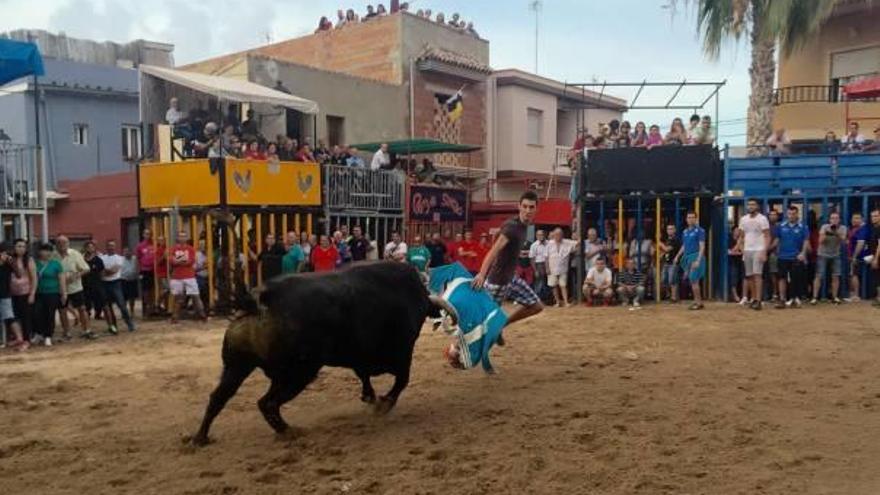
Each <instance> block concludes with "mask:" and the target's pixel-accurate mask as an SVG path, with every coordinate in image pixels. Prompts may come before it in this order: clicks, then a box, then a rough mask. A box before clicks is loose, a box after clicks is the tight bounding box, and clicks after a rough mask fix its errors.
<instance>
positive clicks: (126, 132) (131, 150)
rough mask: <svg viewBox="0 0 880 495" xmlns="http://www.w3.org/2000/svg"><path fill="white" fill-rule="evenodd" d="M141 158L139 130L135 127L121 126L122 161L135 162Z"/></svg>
mask: <svg viewBox="0 0 880 495" xmlns="http://www.w3.org/2000/svg"><path fill="white" fill-rule="evenodd" d="M140 156H141V129H140V127H138V126H136V125H123V126H122V159H123V160H137V159H138V158H139V157H140Z"/></svg>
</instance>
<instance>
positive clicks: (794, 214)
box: [776, 205, 810, 309]
mask: <svg viewBox="0 0 880 495" xmlns="http://www.w3.org/2000/svg"><path fill="white" fill-rule="evenodd" d="M787 216H788V221H786V222H784V223H783V224H781V225H780V226H779V301H778V302H777V303H776V309H785V308H786V307H792V306H793V307H795V308H800V307H801V297H806V292H807V286H806V261H807V250H808V249H809V248H810V229H808V228H807V226H806V225H804V224H802V223H801V220H800V216H801V214H800V210H798V208H797V206H795V205H791V206H789V207H788V213H787ZM789 280H791V281H790V282H789ZM789 288H790V289H791V290H788V289H789Z"/></svg>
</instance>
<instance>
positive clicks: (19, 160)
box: [0, 140, 46, 210]
mask: <svg viewBox="0 0 880 495" xmlns="http://www.w3.org/2000/svg"><path fill="white" fill-rule="evenodd" d="M39 184H40V177H39V174H38V170H37V149H36V148H34V147H33V146H28V145H21V144H12V143H10V142H9V141H5V140H4V141H0V209H2V210H42V208H43V207H44V206H45V200H46V195H45V194H41V192H40V190H39Z"/></svg>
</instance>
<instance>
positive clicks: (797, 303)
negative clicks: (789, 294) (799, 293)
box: [794, 297, 803, 308]
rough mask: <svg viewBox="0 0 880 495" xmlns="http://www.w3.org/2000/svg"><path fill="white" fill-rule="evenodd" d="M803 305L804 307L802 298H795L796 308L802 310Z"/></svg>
mask: <svg viewBox="0 0 880 495" xmlns="http://www.w3.org/2000/svg"><path fill="white" fill-rule="evenodd" d="M802 305H803V303H801V298H799V297H796V298H794V307H795V308H800V307H801V306H802Z"/></svg>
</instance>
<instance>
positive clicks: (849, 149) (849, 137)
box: [840, 121, 865, 153]
mask: <svg viewBox="0 0 880 495" xmlns="http://www.w3.org/2000/svg"><path fill="white" fill-rule="evenodd" d="M864 145H865V136H863V135H861V134H859V123H858V122H855V121H853V122H850V123H849V132H847V133H846V136H844V137H843V139H841V140H840V147H841V150H842V151H843V152H844V153H856V152H859V151H862V146H864Z"/></svg>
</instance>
